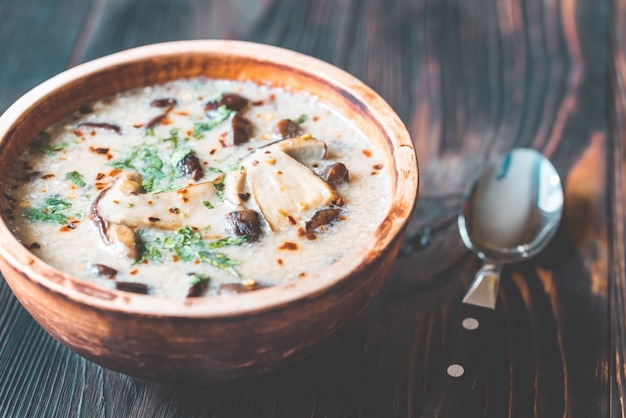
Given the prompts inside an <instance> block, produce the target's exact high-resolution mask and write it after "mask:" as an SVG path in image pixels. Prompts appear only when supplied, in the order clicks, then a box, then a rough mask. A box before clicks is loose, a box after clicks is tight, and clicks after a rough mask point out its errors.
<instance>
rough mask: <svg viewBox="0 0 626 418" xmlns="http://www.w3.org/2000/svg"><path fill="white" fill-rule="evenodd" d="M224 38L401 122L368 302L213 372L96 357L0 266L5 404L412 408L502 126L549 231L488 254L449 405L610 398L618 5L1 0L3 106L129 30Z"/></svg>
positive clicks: (507, 409)
mask: <svg viewBox="0 0 626 418" xmlns="http://www.w3.org/2000/svg"><path fill="white" fill-rule="evenodd" d="M189 38H234V39H244V40H252V41H258V42H264V43H269V44H275V45H280V46H283V47H287V48H290V49H294V50H297V51H301V52H304V53H306V54H309V55H313V56H315V57H318V58H321V59H323V60H326V61H329V62H331V63H333V64H335V65H337V66H339V67H342V68H344V69H346V70H347V71H349V72H350V73H352V74H354V75H355V76H357V77H359V78H360V79H362V80H363V81H364V82H365V83H367V84H369V85H370V86H371V87H373V88H374V89H375V90H377V91H378V92H379V93H380V94H381V95H382V96H383V97H384V98H386V99H387V100H388V101H389V103H390V104H391V105H392V106H393V107H394V108H395V109H396V110H397V112H398V113H399V115H400V116H401V117H402V119H403V120H404V122H405V123H406V124H407V126H408V127H409V130H410V132H411V134H412V136H413V139H414V142H415V146H416V151H417V156H418V160H419V162H420V171H421V179H420V180H421V187H420V197H419V200H418V205H417V208H416V211H415V214H414V216H413V219H412V222H411V224H410V225H409V229H408V233H407V237H406V240H405V244H404V247H403V251H402V254H401V257H400V258H399V259H398V261H397V264H396V265H395V268H394V270H393V272H392V274H391V276H390V277H389V279H388V282H387V284H386V286H385V288H384V289H383V291H382V292H381V294H380V295H379V296H378V297H377V298H376V299H375V301H374V302H373V303H372V305H371V306H370V307H369V309H368V310H367V311H366V312H365V314H364V315H363V316H362V317H361V318H360V319H359V320H358V321H357V322H356V323H354V324H353V325H352V326H350V327H349V328H348V329H346V330H345V331H344V332H343V333H341V335H339V336H338V337H337V338H336V339H334V340H333V341H332V342H331V343H330V344H328V345H326V346H324V347H321V348H320V349H319V350H318V351H317V352H316V353H315V354H313V355H312V356H311V357H309V358H307V359H306V360H304V361H302V362H301V363H299V364H297V365H294V366H291V367H289V368H287V369H284V370H280V371H277V372H275V373H273V374H271V375H267V376H261V377H251V378H248V379H244V380H239V381H234V382H228V383H225V384H219V385H207V386H203V385H198V384H182V383H181V384H164V383H158V382H152V381H144V380H140V379H136V378H133V377H129V376H126V375H123V374H120V373H117V372H114V371H110V370H107V369H104V368H102V367H100V366H98V365H95V364H93V363H91V362H89V361H86V360H84V359H83V358H81V357H79V356H78V355H76V354H74V353H72V352H70V351H69V350H68V349H66V348H65V347H64V346H62V345H61V344H59V343H58V342H56V341H55V340H53V339H52V338H51V337H50V336H48V335H47V334H46V333H45V332H44V331H42V330H41V329H40V328H39V326H38V325H37V324H36V323H35V322H34V321H33V320H32V319H31V317H30V316H29V315H28V313H27V312H26V311H25V310H24V309H23V308H22V307H21V306H20V305H19V303H18V302H17V300H16V299H15V298H14V297H13V295H12V293H11V291H10V290H9V288H8V287H7V286H6V284H5V283H4V282H3V281H2V282H1V283H0V416H2V417H55V416H58V417H67V416H106V417H161V416H163V417H187V416H198V417H407V416H408V417H419V416H421V410H422V407H423V405H424V403H425V400H426V398H427V396H428V394H430V393H432V391H435V390H436V389H437V388H436V387H435V384H434V382H435V380H436V375H437V370H438V369H439V368H440V366H441V364H440V363H441V348H442V347H443V346H444V344H445V342H446V338H447V332H446V330H447V329H448V327H450V325H451V322H452V320H453V318H454V314H455V312H456V310H457V309H458V308H459V305H460V300H461V297H462V295H463V294H464V292H465V290H466V288H467V287H468V285H469V283H470V281H471V279H472V277H473V274H474V272H475V271H476V270H477V269H478V267H479V265H480V262H479V260H478V259H477V258H476V257H475V256H474V255H472V254H471V253H470V252H468V251H467V250H466V249H465V248H464V246H463V245H462V243H461V241H460V238H459V234H458V231H457V226H456V215H457V211H458V207H459V200H460V197H461V194H462V192H463V190H464V189H465V187H466V186H467V182H468V181H469V179H471V178H472V177H473V176H474V175H475V173H476V172H477V170H478V169H480V167H481V166H482V165H483V164H485V162H486V161H489V160H492V159H494V158H495V157H496V156H497V155H498V154H500V153H502V152H504V151H506V150H508V149H510V148H512V147H519V146H527V147H532V148H535V149H538V150H540V151H541V152H542V153H544V154H545V155H547V156H549V157H550V158H551V159H552V161H553V162H554V164H555V166H556V167H557V169H558V171H559V174H560V175H561V176H562V179H563V184H564V186H565V195H566V197H565V205H566V206H565V218H564V220H563V222H562V224H561V228H560V231H559V233H558V235H557V237H556V238H555V240H554V241H553V243H552V244H551V246H550V247H549V248H548V249H547V250H546V251H545V252H544V253H542V254H541V255H540V256H539V257H537V258H535V259H534V260H532V261H530V262H526V263H523V264H519V265H514V266H510V267H508V268H506V269H505V272H504V275H503V278H502V284H501V288H500V292H499V300H498V307H497V310H496V316H495V322H494V326H493V329H492V332H491V334H490V336H489V338H490V339H489V341H490V348H489V353H488V367H487V368H486V369H485V374H484V384H478V385H477V386H476V387H475V388H474V391H473V393H471V394H469V395H470V396H471V399H472V400H473V403H472V404H471V406H470V407H468V408H467V409H466V415H467V416H481V417H482V416H485V417H517V418H527V417H547V418H552V417H583V418H589V417H608V416H614V417H617V416H624V415H625V414H624V413H625V411H626V404H625V402H626V400H625V396H624V395H626V385H625V381H626V369H625V358H624V357H625V355H626V324H625V319H626V277H625V264H626V263H625V257H626V256H625V247H624V240H625V236H624V223H625V220H626V215H625V204H626V195H625V192H626V189H625V185H626V174H625V173H626V171H625V170H624V163H625V162H626V151H625V148H624V144H625V143H626V142H625V141H626V94H625V92H626V55H625V53H626V4H625V3H624V1H615V2H610V1H608V0H596V1H581V0H578V1H576V0H554V1H549V0H528V1H522V0H475V1H466V0H439V1H437V0H395V1H376V0H335V1H333V0H317V1H301V0H293V1H289V0H277V1H272V0H259V1H256V2H253V1H247V0H231V1H227V0H213V1H202V0H180V1H167V0H136V1H129V0H90V1H86V0H59V1H43V0H41V1H20V0H0V45H1V48H0V110H4V109H6V108H7V107H8V106H9V105H10V103H11V102H13V101H14V100H15V99H17V97H18V96H20V95H21V94H23V93H24V92H26V91H27V90H28V89H29V88H31V87H33V86H34V85H36V84H37V83H39V82H41V81H43V80H44V79H46V78H48V77H50V76H52V75H54V74H56V73H58V72H60V71H62V70H63V69H65V68H67V67H69V66H73V65H75V64H78V63H80V62H83V61H86V60H90V59H93V58H96V57H99V56H101V55H104V54H107V53H110V52H114V51H118V50H122V49H125V48H129V47H132V46H136V45H141V44H146V43H153V42H159V41H165V40H175V39H189Z"/></svg>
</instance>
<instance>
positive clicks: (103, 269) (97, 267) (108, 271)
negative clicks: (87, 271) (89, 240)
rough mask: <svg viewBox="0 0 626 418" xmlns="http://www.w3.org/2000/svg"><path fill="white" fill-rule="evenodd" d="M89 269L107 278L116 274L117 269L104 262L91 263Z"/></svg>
mask: <svg viewBox="0 0 626 418" xmlns="http://www.w3.org/2000/svg"><path fill="white" fill-rule="evenodd" d="M91 269H92V270H93V272H94V273H95V274H97V275H98V276H102V277H108V278H109V279H113V278H114V277H115V276H117V270H115V269H114V268H113V267H109V266H107V265H105V264H99V263H93V264H92V265H91Z"/></svg>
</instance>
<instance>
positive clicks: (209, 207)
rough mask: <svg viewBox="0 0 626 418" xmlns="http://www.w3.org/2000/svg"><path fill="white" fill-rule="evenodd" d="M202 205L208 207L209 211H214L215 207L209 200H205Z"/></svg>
mask: <svg viewBox="0 0 626 418" xmlns="http://www.w3.org/2000/svg"><path fill="white" fill-rule="evenodd" d="M202 204H203V205H204V206H206V207H207V209H213V208H214V206H213V205H212V204H211V202H209V201H208V200H203V201H202Z"/></svg>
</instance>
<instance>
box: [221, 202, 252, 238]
mask: <svg viewBox="0 0 626 418" xmlns="http://www.w3.org/2000/svg"><path fill="white" fill-rule="evenodd" d="M225 226H226V230H227V231H228V233H230V234H232V235H235V236H238V237H246V238H247V239H248V242H255V241H258V239H259V236H260V235H261V223H260V220H259V214H258V213H256V212H255V211H254V210H252V209H241V210H235V211H232V212H229V213H227V214H226V225H225Z"/></svg>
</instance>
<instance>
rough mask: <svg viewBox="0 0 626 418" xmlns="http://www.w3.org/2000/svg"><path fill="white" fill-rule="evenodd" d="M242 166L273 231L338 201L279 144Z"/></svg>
mask: <svg viewBox="0 0 626 418" xmlns="http://www.w3.org/2000/svg"><path fill="white" fill-rule="evenodd" d="M281 142H282V141H281ZM243 165H244V167H245V168H246V170H247V175H248V181H249V183H250V188H251V189H252V192H253V193H254V198H255V199H256V202H257V204H258V206H259V208H260V209H261V212H263V216H264V217H265V219H266V220H267V222H268V223H269V225H270V227H271V228H272V230H276V229H278V228H280V227H281V226H284V225H287V224H292V223H293V221H296V222H297V221H298V220H299V219H301V218H302V217H303V216H304V215H305V214H306V213H308V212H309V211H311V210H315V209H317V208H323V207H326V206H329V205H330V203H331V202H332V201H333V200H336V199H337V198H339V194H338V193H337V192H336V191H335V190H334V189H333V188H332V187H330V186H329V185H328V183H326V182H325V181H324V180H322V179H321V178H320V177H318V176H317V175H316V174H315V173H313V172H312V171H311V170H309V169H308V168H307V167H306V166H304V165H303V164H301V163H300V162H298V161H297V160H295V159H294V158H292V157H291V156H289V155H288V154H287V153H285V152H283V151H282V149H281V143H280V142H279V143H277V144H275V145H272V146H269V147H265V148H260V149H257V150H256V151H254V152H253V153H251V154H250V155H249V156H247V157H246V158H245V159H244V160H243Z"/></svg>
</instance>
